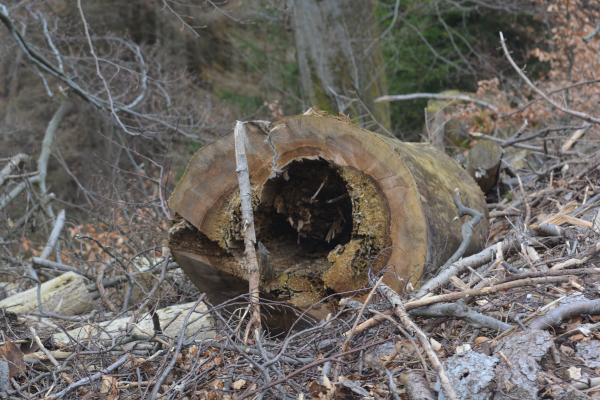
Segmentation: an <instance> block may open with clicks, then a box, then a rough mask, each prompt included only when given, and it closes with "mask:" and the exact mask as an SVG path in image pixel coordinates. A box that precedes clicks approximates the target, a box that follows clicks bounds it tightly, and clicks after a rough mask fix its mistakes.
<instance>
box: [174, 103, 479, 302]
mask: <svg viewBox="0 0 600 400" xmlns="http://www.w3.org/2000/svg"><path fill="white" fill-rule="evenodd" d="M246 131H247V136H246V139H245V146H246V153H247V158H248V167H249V171H250V181H251V186H252V198H253V208H254V218H255V227H256V235H257V240H258V241H259V242H261V244H262V246H264V248H265V249H266V251H268V252H269V257H268V259H269V262H270V263H271V264H272V265H271V268H268V270H269V273H270V274H272V276H273V278H270V277H268V276H262V277H261V283H260V289H261V296H263V297H266V298H271V299H276V300H286V301H287V302H288V303H290V304H292V305H293V306H296V307H299V308H301V309H305V308H307V307H310V306H312V305H313V304H315V303H316V302H317V301H319V300H320V299H321V298H323V296H325V295H327V294H332V293H343V292H348V291H354V290H360V289H361V288H362V287H363V286H364V285H365V284H366V283H367V273H368V270H369V268H373V269H374V270H375V271H378V270H380V269H382V268H384V267H386V266H389V270H390V272H392V273H394V274H395V275H397V277H399V278H400V279H398V278H396V277H393V276H392V275H393V274H388V277H387V278H386V280H385V282H386V283H387V284H388V285H389V286H391V287H392V288H393V289H394V290H396V291H398V292H401V291H402V288H403V287H404V285H405V284H406V283H407V282H408V281H412V283H413V284H417V283H418V281H419V279H421V278H422V277H424V276H427V275H428V274H431V273H432V272H435V270H436V268H437V267H439V266H440V265H442V264H443V263H444V262H445V261H446V260H447V259H448V258H449V257H450V256H451V255H452V254H453V253H454V251H455V250H456V249H457V248H458V247H459V245H460V243H461V241H462V235H461V226H462V224H463V222H464V221H463V220H464V218H463V219H459V220H456V221H453V219H454V217H455V216H456V212H457V210H456V207H455V206H454V203H453V200H452V195H453V193H454V188H459V190H460V195H461V200H462V202H463V204H465V205H466V206H468V207H471V208H474V209H476V210H478V211H480V212H483V213H484V215H485V217H484V219H483V221H482V222H481V223H480V224H479V225H478V226H477V227H476V228H475V231H474V234H473V240H472V241H471V244H470V246H469V249H468V252H467V255H468V254H473V253H475V252H477V251H479V250H481V249H482V248H483V245H484V243H485V242H486V239H487V234H488V229H489V224H488V214H487V207H486V204H485V201H484V198H483V194H482V192H481V190H480V189H479V187H478V186H477V184H476V183H475V181H474V180H473V179H472V178H471V177H470V176H469V174H468V173H467V172H466V171H465V170H464V169H463V168H462V167H461V166H460V165H459V164H458V163H457V162H456V161H454V160H453V159H451V158H450V157H449V156H447V155H446V154H445V153H443V152H441V151H439V150H437V149H435V148H433V147H432V146H429V145H426V144H420V143H403V142H401V141H399V140H396V139H391V138H387V137H383V136H380V135H378V134H375V133H372V132H368V131H365V130H363V129H360V128H359V127H357V126H355V125H353V124H351V123H350V121H349V120H348V119H347V118H343V117H332V116H328V115H326V114H323V113H320V112H319V111H315V110H314V109H311V110H309V111H308V112H307V113H306V114H305V115H300V116H293V117H286V118H283V119H280V120H278V121H276V122H273V123H270V124H269V123H266V122H248V123H246ZM233 139H234V138H233V135H231V134H230V135H226V136H223V137H221V138H220V139H218V140H216V141H215V142H213V143H211V144H209V145H207V146H206V147H204V148H202V149H201V150H200V151H198V152H197V153H196V154H195V155H194V156H193V157H192V159H191V160H190V162H189V164H188V167H187V169H186V171H185V174H184V176H183V177H182V179H181V181H180V182H179V184H178V185H177V187H176V189H175V191H174V192H173V195H172V196H171V198H170V200H169V205H170V207H171V209H172V210H173V211H175V212H176V216H175V217H174V219H173V220H172V226H171V228H170V231H169V246H170V248H171V252H172V254H173V256H174V257H175V259H176V261H177V262H178V263H179V265H180V266H181V268H182V269H183V271H185V273H186V274H187V276H188V277H189V278H190V279H191V280H192V282H193V283H194V284H195V285H196V286H197V287H198V288H199V289H200V290H202V291H204V292H206V293H207V295H208V297H209V299H211V301H213V302H222V301H225V300H227V299H230V298H232V297H234V296H236V295H239V294H242V293H246V292H247V290H248V283H247V278H248V272H247V268H246V266H245V258H244V253H243V252H244V242H243V236H242V231H243V226H242V218H241V211H240V197H239V189H238V182H237V177H236V166H235V165H236V163H235V154H234V140H233ZM465 218H469V217H465Z"/></svg>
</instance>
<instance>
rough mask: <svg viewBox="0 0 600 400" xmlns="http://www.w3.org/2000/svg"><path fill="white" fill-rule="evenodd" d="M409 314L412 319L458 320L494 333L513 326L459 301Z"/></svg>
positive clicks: (424, 308) (417, 310) (432, 306)
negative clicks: (448, 318)
mask: <svg viewBox="0 0 600 400" xmlns="http://www.w3.org/2000/svg"><path fill="white" fill-rule="evenodd" d="M408 314H409V315H410V316H411V317H413V318H414V317H422V318H442V317H450V318H458V319H461V320H463V321H465V322H467V323H469V324H470V325H472V326H474V327H475V328H488V329H491V330H494V331H501V332H502V331H506V330H508V329H510V328H512V325H510V324H507V323H505V322H502V321H499V320H497V319H496V318H493V317H488V316H487V315H483V314H480V313H478V312H477V311H474V310H472V309H471V308H470V307H469V306H467V305H466V304H465V303H464V302H461V301H458V302H456V303H449V304H436V305H431V306H427V307H423V308H416V309H413V310H410V311H409V312H408Z"/></svg>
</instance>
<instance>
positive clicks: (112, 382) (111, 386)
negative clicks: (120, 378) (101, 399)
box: [100, 375, 119, 400]
mask: <svg viewBox="0 0 600 400" xmlns="http://www.w3.org/2000/svg"><path fill="white" fill-rule="evenodd" d="M100 393H104V394H106V397H105V399H106V400H114V399H116V398H118V397H119V391H118V390H117V378H116V377H114V376H108V375H102V387H101V388H100Z"/></svg>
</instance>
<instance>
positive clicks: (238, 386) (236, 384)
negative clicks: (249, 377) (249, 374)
mask: <svg viewBox="0 0 600 400" xmlns="http://www.w3.org/2000/svg"><path fill="white" fill-rule="evenodd" d="M245 384H246V380H245V379H238V380H237V381H235V382H233V388H234V389H235V390H240V389H241V388H243V387H244V385H245Z"/></svg>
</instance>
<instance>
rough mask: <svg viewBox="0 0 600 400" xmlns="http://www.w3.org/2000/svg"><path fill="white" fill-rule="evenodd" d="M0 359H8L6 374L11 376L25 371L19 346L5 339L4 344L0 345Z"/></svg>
mask: <svg viewBox="0 0 600 400" xmlns="http://www.w3.org/2000/svg"><path fill="white" fill-rule="evenodd" d="M0 359H4V360H6V361H8V371H9V372H8V374H9V376H10V377H11V378H14V377H17V376H19V375H21V373H22V372H23V371H25V361H24V359H23V352H22V351H21V349H19V346H17V345H16V344H14V343H13V342H11V341H10V340H7V341H6V342H5V343H4V346H2V347H0Z"/></svg>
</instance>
